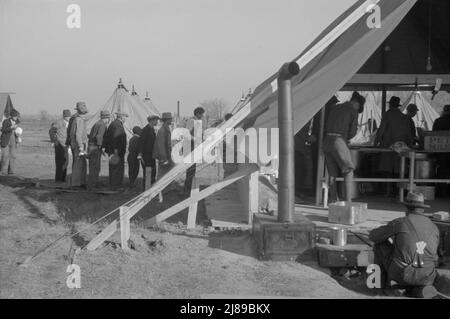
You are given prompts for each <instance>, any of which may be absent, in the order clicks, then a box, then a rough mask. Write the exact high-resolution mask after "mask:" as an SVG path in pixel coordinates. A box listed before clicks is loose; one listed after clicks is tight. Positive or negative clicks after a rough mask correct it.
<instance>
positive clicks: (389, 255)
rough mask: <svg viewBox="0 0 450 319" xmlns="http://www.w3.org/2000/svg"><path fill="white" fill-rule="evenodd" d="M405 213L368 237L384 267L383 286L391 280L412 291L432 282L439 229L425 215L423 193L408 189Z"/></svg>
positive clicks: (434, 273) (382, 272)
mask: <svg viewBox="0 0 450 319" xmlns="http://www.w3.org/2000/svg"><path fill="white" fill-rule="evenodd" d="M404 204H405V206H406V217H403V218H398V219H395V220H393V221H391V222H390V223H388V224H387V225H385V226H381V227H379V228H377V229H374V230H372V231H371V232H370V234H369V239H370V240H371V241H373V242H374V243H375V246H374V253H375V264H377V265H379V266H380V268H381V284H382V287H381V288H382V289H385V288H388V287H387V285H389V284H390V282H391V280H394V281H395V282H396V283H397V284H398V285H400V286H402V287H404V288H406V290H407V292H409V293H411V292H413V291H414V289H415V288H421V287H422V288H423V287H427V286H432V285H433V282H434V280H435V278H436V275H437V273H436V269H435V266H436V263H437V262H438V259H439V257H438V253H437V251H438V246H439V230H438V228H437V227H436V225H434V224H433V222H432V221H431V220H430V219H429V218H428V217H427V216H425V215H424V209H425V208H428V207H429V206H427V205H425V204H424V196H423V195H422V194H417V193H409V194H408V196H407V197H406V200H405V202H404Z"/></svg>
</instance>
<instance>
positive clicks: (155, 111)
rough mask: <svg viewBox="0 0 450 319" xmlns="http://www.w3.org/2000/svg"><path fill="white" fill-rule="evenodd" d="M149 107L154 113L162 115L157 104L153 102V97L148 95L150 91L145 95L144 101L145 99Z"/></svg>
mask: <svg viewBox="0 0 450 319" xmlns="http://www.w3.org/2000/svg"><path fill="white" fill-rule="evenodd" d="M143 102H144V103H145V104H146V105H147V107H148V108H149V109H150V110H151V111H152V114H153V115H157V116H161V113H159V111H158V109H157V108H156V106H155V104H153V101H152V99H151V98H150V97H149V96H148V92H147V93H146V95H145V98H144V101H143Z"/></svg>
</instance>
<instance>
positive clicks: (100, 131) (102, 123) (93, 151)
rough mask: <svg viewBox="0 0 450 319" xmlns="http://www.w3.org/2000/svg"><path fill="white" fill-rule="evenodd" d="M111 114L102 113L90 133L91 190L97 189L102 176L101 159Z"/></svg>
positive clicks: (89, 182) (107, 112)
mask: <svg viewBox="0 0 450 319" xmlns="http://www.w3.org/2000/svg"><path fill="white" fill-rule="evenodd" d="M110 119H111V114H110V113H109V111H101V112H100V119H99V120H98V121H97V122H96V123H95V124H94V126H92V128H91V132H90V133H89V139H88V142H89V147H88V152H89V181H88V185H89V188H97V187H98V186H99V185H98V178H99V175H100V168H101V159H102V153H103V148H104V138H105V134H106V130H107V128H108V124H109V121H110Z"/></svg>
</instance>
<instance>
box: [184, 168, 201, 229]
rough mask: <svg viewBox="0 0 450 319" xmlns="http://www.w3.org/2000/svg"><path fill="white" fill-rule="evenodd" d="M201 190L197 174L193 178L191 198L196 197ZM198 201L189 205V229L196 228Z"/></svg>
mask: <svg viewBox="0 0 450 319" xmlns="http://www.w3.org/2000/svg"><path fill="white" fill-rule="evenodd" d="M199 191H200V183H199V180H198V178H197V177H196V176H194V178H193V179H192V188H191V198H192V197H196V196H197V194H198V193H199ZM197 208H198V201H194V202H192V203H191V205H189V212H188V219H187V229H194V228H195V221H196V219H197Z"/></svg>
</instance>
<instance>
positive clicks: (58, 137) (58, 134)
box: [50, 110, 72, 183]
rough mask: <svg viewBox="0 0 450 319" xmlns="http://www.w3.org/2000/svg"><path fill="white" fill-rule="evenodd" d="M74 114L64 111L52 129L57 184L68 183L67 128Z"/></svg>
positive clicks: (51, 137)
mask: <svg viewBox="0 0 450 319" xmlns="http://www.w3.org/2000/svg"><path fill="white" fill-rule="evenodd" d="M71 116H72V114H71V113H70V110H63V115H62V118H60V119H59V120H57V121H56V122H55V123H52V126H51V128H50V140H51V141H52V142H53V144H54V147H55V182H57V183H63V182H65V181H66V175H67V165H68V163H69V151H68V150H69V149H68V147H67V145H66V140H67V127H68V126H69V120H70V117H71Z"/></svg>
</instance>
